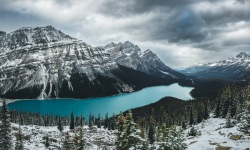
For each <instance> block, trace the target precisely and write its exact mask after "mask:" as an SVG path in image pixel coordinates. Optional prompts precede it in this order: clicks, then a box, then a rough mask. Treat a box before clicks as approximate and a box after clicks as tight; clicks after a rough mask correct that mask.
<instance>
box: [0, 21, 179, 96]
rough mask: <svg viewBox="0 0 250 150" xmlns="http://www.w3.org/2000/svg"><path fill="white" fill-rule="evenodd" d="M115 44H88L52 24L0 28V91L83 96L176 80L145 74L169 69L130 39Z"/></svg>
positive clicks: (0, 94) (124, 90) (168, 76)
mask: <svg viewBox="0 0 250 150" xmlns="http://www.w3.org/2000/svg"><path fill="white" fill-rule="evenodd" d="M117 45H118V46H116V47H115V50H114V49H108V48H107V47H108V46H105V47H92V46H90V45H88V44H86V43H84V42H82V41H80V40H77V39H75V38H72V37H70V36H68V35H66V34H64V33H62V32H61V31H60V30H57V29H55V28H54V27H52V26H46V27H36V28H30V27H26V28H21V29H19V30H16V31H14V32H11V33H5V32H1V34H0V81H1V82H0V96H1V97H6V98H11V99H12V98H14V99H16V98H38V99H43V98H48V97H51V98H53V97H71V98H86V97H95V96H106V95H112V94H117V93H123V92H131V91H134V90H138V89H141V88H143V87H146V86H152V85H159V84H170V83H173V82H175V81H176V80H175V78H173V77H172V75H166V76H165V77H167V79H164V80H163V79H156V77H151V76H150V75H153V73H154V70H156V72H157V69H162V70H163V71H167V69H168V70H170V71H172V70H171V69H170V68H169V67H167V66H165V65H164V64H163V63H162V62H161V61H160V59H159V58H158V57H157V56H156V55H155V54H153V53H152V52H144V53H142V52H138V51H140V49H139V47H138V46H135V45H133V44H132V43H130V42H125V43H123V44H121V43H119V44H117ZM117 50H119V51H117ZM124 55H125V56H124ZM145 57H147V61H148V63H150V64H151V66H150V67H148V66H147V63H146V61H144V58H145ZM156 58H158V59H156ZM128 59H129V60H128ZM126 62H128V63H126ZM121 65H124V66H125V67H123V66H121ZM140 66H141V67H140ZM126 67H128V68H126ZM129 68H131V69H129ZM142 68H144V69H145V70H144V69H142ZM124 70H126V71H124ZM132 72H133V73H132ZM131 73H132V74H140V76H139V75H135V76H131V75H129V74H131ZM145 73H146V74H145ZM173 73H176V72H175V71H174V72H173ZM176 74H178V73H176ZM178 75H180V76H178V77H181V74H178ZM176 76H177V75H176ZM146 79H150V80H146ZM142 80H144V81H142ZM131 81H133V82H131ZM142 82H145V83H144V84H141V83H142ZM128 83H129V84H128ZM140 84H141V85H140ZM96 91H98V92H96Z"/></svg>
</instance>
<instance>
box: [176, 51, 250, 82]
mask: <svg viewBox="0 0 250 150" xmlns="http://www.w3.org/2000/svg"><path fill="white" fill-rule="evenodd" d="M180 72H182V73H184V74H186V75H190V76H195V77H198V78H205V79H211V78H219V79H226V80H250V54H246V53H245V52H241V53H240V54H238V55H237V56H236V57H233V58H229V59H226V60H222V61H218V62H215V63H207V64H200V65H195V66H191V67H188V68H186V69H184V70H182V71H180Z"/></svg>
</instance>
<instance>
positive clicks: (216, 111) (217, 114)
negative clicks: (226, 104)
mask: <svg viewBox="0 0 250 150" xmlns="http://www.w3.org/2000/svg"><path fill="white" fill-rule="evenodd" d="M220 109H221V107H220V99H216V108H215V114H214V115H215V117H219V116H220Z"/></svg>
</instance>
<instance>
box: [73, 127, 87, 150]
mask: <svg viewBox="0 0 250 150" xmlns="http://www.w3.org/2000/svg"><path fill="white" fill-rule="evenodd" d="M74 146H75V148H74V149H75V150H84V148H85V146H86V143H85V140H84V138H83V131H82V128H79V130H78V132H77V133H76V135H75V138H74Z"/></svg>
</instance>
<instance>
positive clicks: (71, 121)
mask: <svg viewBox="0 0 250 150" xmlns="http://www.w3.org/2000/svg"><path fill="white" fill-rule="evenodd" d="M74 128H75V118H74V113H73V112H71V115H70V126H69V129H70V130H73V129H74Z"/></svg>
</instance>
